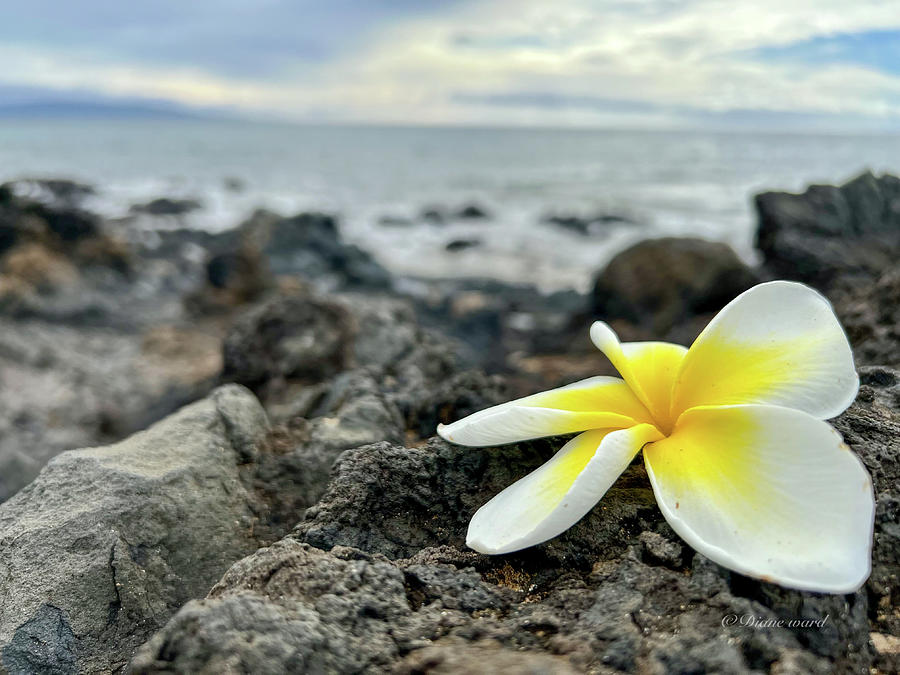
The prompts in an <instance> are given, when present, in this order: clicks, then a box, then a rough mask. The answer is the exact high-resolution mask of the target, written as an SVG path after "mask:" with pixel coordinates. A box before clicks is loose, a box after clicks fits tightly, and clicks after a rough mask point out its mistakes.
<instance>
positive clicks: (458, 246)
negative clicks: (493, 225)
mask: <svg viewBox="0 0 900 675" xmlns="http://www.w3.org/2000/svg"><path fill="white" fill-rule="evenodd" d="M481 243H482V242H481V239H454V240H453V241H451V242H449V243H448V244H447V245H446V246H444V249H445V250H447V251H449V252H450V253H458V252H459V251H465V250H466V249H467V248H476V247H477V246H481Z"/></svg>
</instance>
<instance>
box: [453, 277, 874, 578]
mask: <svg viewBox="0 0 900 675" xmlns="http://www.w3.org/2000/svg"><path fill="white" fill-rule="evenodd" d="M591 339H592V340H593V342H594V344H595V345H596V346H597V347H598V348H599V349H600V350H601V351H602V352H603V353H604V354H605V355H606V356H607V357H608V358H609V360H610V361H611V362H612V364H613V365H614V366H615V368H616V369H617V370H618V371H619V373H620V374H621V376H622V379H619V378H615V377H593V378H590V379H587V380H583V381H581V382H576V383H574V384H571V385H568V386H566V387H562V388H559V389H553V390H550V391H546V392H542V393H540V394H535V395H533V396H528V397H526V398H522V399H519V400H516V401H511V402H509V403H504V404H503V405H498V406H495V407H493V408H488V409H487V410H482V411H480V412H477V413H475V414H474V415H470V416H469V417H466V418H465V419H462V420H459V421H458V422H454V423H453V424H449V425H440V426H439V427H438V433H439V434H440V435H441V436H442V437H443V438H444V439H446V440H448V441H450V442H453V443H458V444H460V445H469V446H490V445H501V444H506V443H513V442H517V441H523V440H527V439H531V438H539V437H543V436H554V435H559V434H570V433H574V432H581V433H579V435H577V436H575V437H574V438H572V439H571V440H570V441H569V442H568V443H566V444H565V445H564V446H563V447H562V449H560V450H559V452H557V453H556V455H554V456H553V458H551V459H550V460H549V461H548V462H547V463H546V464H544V465H543V466H541V467H540V468H538V469H537V470H535V471H534V472H532V473H530V474H529V475H527V476H525V477H524V478H522V479H521V480H519V481H518V482H516V483H514V484H513V485H511V486H510V487H508V488H507V489H506V490H504V491H503V492H501V493H500V494H499V495H497V496H496V497H494V498H493V499H492V500H491V501H489V502H488V503H487V504H485V505H484V506H482V507H481V508H480V509H479V510H478V511H477V512H476V513H475V515H474V516H473V517H472V521H471V523H470V525H469V531H468V535H467V538H466V542H467V544H468V545H469V546H470V547H471V548H473V549H475V550H476V551H480V552H482V553H491V554H497V553H509V552H512V551H517V550H520V549H523V548H526V547H528V546H533V545H535V544H538V543H540V542H543V541H546V540H547V539H550V538H552V537H555V536H556V535H558V534H560V533H561V532H563V531H565V530H566V529H568V528H569V527H571V526H572V525H574V524H575V523H576V522H577V521H578V520H580V519H581V518H582V517H583V516H584V515H585V514H586V513H587V512H588V511H590V510H591V508H592V507H593V506H594V505H595V504H596V503H597V502H598V501H599V500H600V498H601V497H602V496H603V495H604V493H605V492H606V491H607V490H608V489H609V487H610V486H611V485H612V484H613V482H614V481H615V480H616V478H617V477H618V476H619V474H621V473H622V472H623V471H624V470H625V468H626V467H627V466H628V465H629V463H630V462H631V461H632V459H633V458H634V456H635V455H636V454H637V453H638V452H639V451H640V450H641V449H643V455H644V465H645V466H646V469H647V474H648V475H649V477H650V482H651V485H652V486H653V492H654V494H655V495H656V500H657V502H658V503H659V507H660V509H661V510H662V513H663V515H664V516H665V518H666V520H667V521H668V522H669V524H670V525H671V526H672V529H674V530H675V531H676V532H677V533H678V534H679V535H680V536H681V537H682V538H683V539H684V540H685V541H687V542H688V543H689V544H690V545H691V546H693V547H694V549H696V550H697V551H699V552H701V553H703V554H704V555H706V556H707V557H709V558H711V559H712V560H714V561H716V562H717V563H719V564H721V565H724V566H725V567H728V568H730V569H732V570H735V571H737V572H740V573H742V574H746V575H749V576H753V577H758V578H760V579H765V580H768V581H773V582H776V583H779V584H782V585H784V586H789V587H792V588H798V589H803V590H812V591H825V592H832V593H846V592H851V591H854V590H856V589H857V588H859V587H860V586H861V585H862V584H863V582H864V581H865V580H866V578H867V577H868V575H869V572H870V568H871V563H870V560H871V541H872V527H873V520H874V499H873V494H872V481H871V479H870V478H869V475H868V473H867V472H866V470H865V468H864V467H863V465H862V463H861V462H860V460H859V459H858V458H857V457H856V456H855V455H854V454H853V453H852V452H850V450H849V449H848V447H847V446H846V445H845V444H844V443H843V442H842V440H841V437H840V435H839V434H838V433H837V432H836V431H835V430H834V429H833V428H832V427H831V426H829V425H828V424H827V423H826V422H824V421H823V420H825V419H829V418H831V417H835V416H836V415H838V414H840V413H841V412H842V411H844V410H845V409H846V408H847V407H848V406H849V405H850V404H851V403H852V402H853V400H854V398H855V397H856V392H857V389H858V387H859V380H858V377H857V375H856V369H855V368H854V365H853V354H852V352H851V350H850V345H849V344H848V342H847V338H846V336H845V335H844V332H843V330H842V329H841V326H840V324H839V323H838V321H837V318H836V317H835V315H834V312H833V311H832V309H831V306H830V305H829V303H828V301H827V300H826V299H825V298H823V297H822V296H821V295H819V294H818V293H816V292H815V291H813V290H812V289H810V288H808V287H806V286H804V285H802V284H796V283H790V282H784V281H774V282H771V283H766V284H760V285H759V286H756V287H754V288H751V289H750V290H748V291H747V292H745V293H743V294H742V295H740V296H739V297H737V298H736V299H735V300H733V301H732V302H731V303H729V304H728V306H726V307H725V308H724V309H723V310H722V311H721V312H719V314H718V315H717V316H716V317H715V318H714V319H713V320H712V322H711V323H710V324H709V325H708V326H707V327H706V329H705V330H704V331H703V332H702V333H701V334H700V336H699V337H698V338H697V340H696V341H695V342H694V344H693V345H692V346H691V348H690V349H685V348H684V347H681V346H679V345H674V344H669V343H665V342H633V343H624V344H622V343H620V342H619V340H618V339H617V338H616V335H615V334H614V333H613V331H612V330H611V329H610V328H609V326H607V325H606V324H604V323H602V322H597V323H595V324H594V325H593V326H592V327H591Z"/></svg>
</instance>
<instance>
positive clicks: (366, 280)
mask: <svg viewBox="0 0 900 675" xmlns="http://www.w3.org/2000/svg"><path fill="white" fill-rule="evenodd" d="M255 230H256V231H255V233H254V234H253V235H252V236H253V237H254V239H255V240H256V241H258V242H260V245H261V248H262V252H263V253H264V254H265V256H266V257H267V259H268V261H269V265H270V267H271V269H272V271H273V272H274V273H275V274H287V275H300V276H303V277H305V278H308V279H312V280H316V281H317V282H319V283H320V285H326V284H327V282H328V277H336V281H334V282H332V284H331V287H332V288H333V287H344V288H363V289H368V290H372V289H382V290H383V289H387V288H390V287H391V285H392V284H393V280H392V278H391V275H390V273H389V272H388V271H387V270H385V269H384V267H382V266H381V265H380V264H379V263H378V262H377V261H375V259H374V258H372V256H371V255H369V253H367V252H365V251H363V250H362V249H360V248H359V247H357V246H354V245H352V244H345V243H344V242H343V239H342V237H341V235H340V231H339V230H338V226H337V222H336V221H335V219H334V218H333V217H332V216H330V215H327V214H323V213H301V214H299V215H296V216H294V217H292V218H278V219H268V221H267V222H264V223H262V224H260V225H257V226H255Z"/></svg>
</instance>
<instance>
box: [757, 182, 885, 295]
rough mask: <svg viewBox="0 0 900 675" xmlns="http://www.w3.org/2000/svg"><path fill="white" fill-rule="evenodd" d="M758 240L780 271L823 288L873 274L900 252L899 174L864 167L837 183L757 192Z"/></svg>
mask: <svg viewBox="0 0 900 675" xmlns="http://www.w3.org/2000/svg"><path fill="white" fill-rule="evenodd" d="M755 203H756V209H757V213H758V216H759V225H758V228H757V234H756V239H757V246H758V247H759V249H760V251H762V253H763V256H764V258H765V264H766V266H767V267H768V268H769V269H771V270H772V271H773V272H774V273H775V274H776V275H777V276H779V277H782V278H786V279H797V280H799V281H805V282H807V283H811V284H814V285H816V286H817V287H820V288H827V287H829V286H830V285H831V284H832V283H833V282H834V281H835V279H837V278H838V277H847V276H852V277H859V278H861V279H871V278H872V277H873V276H877V275H878V274H879V273H880V272H882V271H884V270H886V269H889V268H890V267H892V266H893V265H894V264H895V263H896V260H897V256H898V254H900V178H897V177H895V176H891V175H883V176H879V177H876V176H874V175H873V174H872V173H871V172H866V173H863V174H861V175H859V176H857V177H856V178H854V179H853V180H851V181H850V182H848V183H846V184H844V185H842V186H840V187H835V186H831V185H813V186H810V187H809V188H808V189H807V190H806V192H804V193H802V194H791V193H786V192H765V193H762V194H759V195H757V196H756V199H755Z"/></svg>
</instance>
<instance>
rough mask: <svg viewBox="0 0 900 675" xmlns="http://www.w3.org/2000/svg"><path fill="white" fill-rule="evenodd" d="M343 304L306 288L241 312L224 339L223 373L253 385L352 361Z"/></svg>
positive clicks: (310, 376)
mask: <svg viewBox="0 0 900 675" xmlns="http://www.w3.org/2000/svg"><path fill="white" fill-rule="evenodd" d="M354 333H355V328H354V325H353V320H352V317H351V316H350V314H349V313H348V312H347V311H346V309H345V308H344V307H343V306H341V305H340V304H337V303H335V302H332V301H331V300H328V299H323V298H318V297H314V296H312V295H309V294H305V293H297V294H283V295H279V296H277V297H275V298H273V299H271V300H269V301H267V302H265V303H263V304H261V305H258V306H256V307H253V308H252V309H250V310H249V311H248V312H247V313H245V314H244V315H243V316H241V317H239V318H238V319H237V320H236V321H235V322H234V324H233V326H232V327H231V329H230V330H229V332H228V335H227V336H226V338H225V343H224V377H225V378H226V379H228V380H231V381H234V382H238V383H240V384H244V385H246V386H248V387H252V388H260V387H261V386H262V385H265V384H268V385H269V386H277V385H279V384H280V383H282V382H283V381H285V380H288V379H297V380H301V381H308V382H317V381H321V380H323V379H326V378H328V377H330V376H332V375H334V374H336V373H338V372H341V371H342V370H345V369H346V368H347V367H348V366H349V365H350V359H351V354H352V352H351V351H350V350H351V345H352V340H353V335H354Z"/></svg>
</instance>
